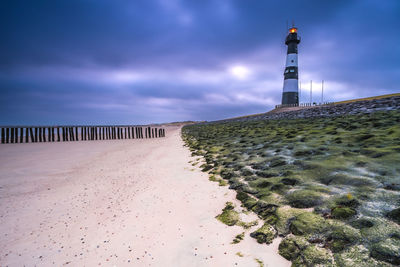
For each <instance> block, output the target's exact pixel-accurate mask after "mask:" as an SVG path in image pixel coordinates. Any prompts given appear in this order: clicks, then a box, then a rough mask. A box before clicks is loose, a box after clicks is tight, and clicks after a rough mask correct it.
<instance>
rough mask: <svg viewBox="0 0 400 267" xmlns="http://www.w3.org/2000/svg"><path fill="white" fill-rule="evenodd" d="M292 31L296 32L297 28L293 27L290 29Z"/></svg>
mask: <svg viewBox="0 0 400 267" xmlns="http://www.w3.org/2000/svg"><path fill="white" fill-rule="evenodd" d="M289 32H290V33H296V32H297V28H295V27H293V28H290V29H289Z"/></svg>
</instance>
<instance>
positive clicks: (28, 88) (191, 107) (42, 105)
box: [0, 0, 400, 124]
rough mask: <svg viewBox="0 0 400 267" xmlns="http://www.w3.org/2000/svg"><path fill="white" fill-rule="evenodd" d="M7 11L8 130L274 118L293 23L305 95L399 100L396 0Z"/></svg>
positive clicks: (2, 46) (4, 6) (13, 6)
mask: <svg viewBox="0 0 400 267" xmlns="http://www.w3.org/2000/svg"><path fill="white" fill-rule="evenodd" d="M0 5H1V6H0V15H1V16H0V25H1V26H0V27H1V33H0V34H1V35H0V38H1V40H0V90H1V92H2V98H1V99H0V103H1V104H2V107H0V111H1V112H2V114H7V116H4V117H2V119H1V120H0V123H3V124H4V123H7V124H11V123H17V124H18V123H146V122H152V121H172V120H183V119H185V120H186V119H195V120H202V119H218V118H220V117H229V116H237V115H243V114H247V113H254V112H262V111H265V110H268V109H270V108H271V107H272V106H273V105H274V104H275V103H278V102H279V100H280V94H281V87H282V71H283V68H284V61H285V53H286V51H285V46H284V44H283V40H284V37H285V31H286V20H289V23H290V22H291V20H292V19H293V20H294V21H295V22H296V25H298V26H299V31H300V35H301V36H302V43H301V44H300V47H299V52H300V55H299V63H300V80H303V81H302V82H303V84H304V85H305V86H307V85H306V83H307V82H308V81H309V80H311V79H313V80H315V81H317V80H322V79H324V80H325V81H326V86H327V88H326V91H327V93H330V97H331V98H332V100H335V99H343V98H346V97H361V96H370V95H378V94H382V93H392V92H396V91H398V90H399V88H398V86H397V80H398V77H399V76H400V67H399V64H398V62H399V61H400V46H398V45H396V44H398V43H399V42H400V37H399V34H398V28H399V26H400V19H399V15H400V4H399V2H398V1H396V0H387V1H372V0H358V1H345V0H343V1H316V0H312V1H311V0H310V1H278V0H276V1H239V0H214V1H211V0H208V1H207V0H204V1H195V0H192V1H183V0H182V1H178V0H154V1H149V0H136V1H128V0H113V1H110V0H107V1H106V0H96V1H94V0H68V1H61V0H40V1H17V0H16V1H3V2H2V3H1V4H0ZM349 91H350V93H351V94H350V93H349ZM303 100H307V99H306V98H304V99H303Z"/></svg>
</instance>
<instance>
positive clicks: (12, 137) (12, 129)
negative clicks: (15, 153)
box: [10, 128, 14, 144]
mask: <svg viewBox="0 0 400 267" xmlns="http://www.w3.org/2000/svg"><path fill="white" fill-rule="evenodd" d="M10 143H11V144H13V143H14V128H11V138H10Z"/></svg>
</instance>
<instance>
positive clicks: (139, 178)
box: [0, 126, 290, 266]
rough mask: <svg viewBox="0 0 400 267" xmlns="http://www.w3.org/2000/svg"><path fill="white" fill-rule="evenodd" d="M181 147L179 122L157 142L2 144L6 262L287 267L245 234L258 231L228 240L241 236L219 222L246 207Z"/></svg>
mask: <svg viewBox="0 0 400 267" xmlns="http://www.w3.org/2000/svg"><path fill="white" fill-rule="evenodd" d="M183 145H184V143H183V141H182V140H181V137H180V127H178V126H169V127H167V128H166V137H165V138H160V139H151V140H109V141H82V142H62V143H40V144H37V143H33V144H32V143H29V144H7V145H1V147H0V170H1V172H0V266H63V265H69V266H259V263H258V262H257V261H256V260H255V259H259V260H261V261H262V262H263V263H264V266H290V262H289V261H287V260H285V259H284V258H283V257H281V256H280V255H278V253H277V248H278V244H279V239H275V240H274V243H272V244H271V245H269V246H268V245H265V244H263V245H260V244H258V243H257V242H256V240H255V239H253V238H250V237H249V235H248V233H249V232H250V231H252V230H255V229H257V226H256V227H255V228H253V229H250V230H246V236H245V239H244V240H243V241H242V242H240V243H239V244H231V242H232V240H233V239H234V237H235V236H236V235H238V234H240V233H242V232H244V231H245V230H244V229H243V228H242V227H239V226H232V227H229V226H226V225H224V224H223V223H221V222H219V221H218V220H217V219H215V216H216V215H218V214H219V213H221V210H222V209H223V207H224V206H225V203H226V202H227V201H231V202H234V203H235V204H236V205H237V206H240V204H239V202H238V201H236V200H235V195H236V193H235V192H234V191H233V190H229V189H228V187H221V186H218V183H215V182H211V181H209V180H208V175H207V174H206V173H203V172H201V171H200V170H199V168H198V167H194V166H192V165H191V164H190V163H189V161H191V160H193V158H192V157H191V156H190V152H189V150H188V149H187V148H186V147H184V146H183ZM248 217H249V218H248V219H249V220H252V219H255V218H256V216H255V215H254V214H250V215H248ZM258 227H259V226H258ZM238 252H240V255H241V256H238V255H237V253H238Z"/></svg>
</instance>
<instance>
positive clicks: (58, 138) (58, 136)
mask: <svg viewBox="0 0 400 267" xmlns="http://www.w3.org/2000/svg"><path fill="white" fill-rule="evenodd" d="M60 140H61V139H60V127H58V126H57V142H60Z"/></svg>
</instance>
